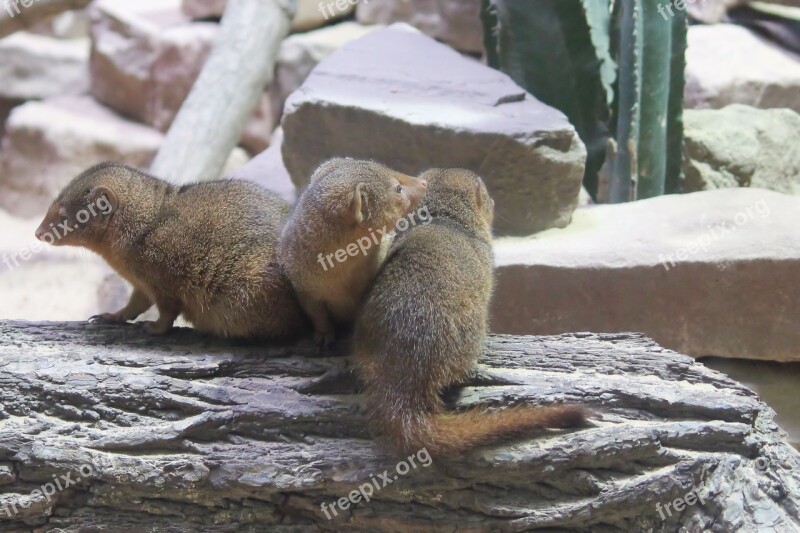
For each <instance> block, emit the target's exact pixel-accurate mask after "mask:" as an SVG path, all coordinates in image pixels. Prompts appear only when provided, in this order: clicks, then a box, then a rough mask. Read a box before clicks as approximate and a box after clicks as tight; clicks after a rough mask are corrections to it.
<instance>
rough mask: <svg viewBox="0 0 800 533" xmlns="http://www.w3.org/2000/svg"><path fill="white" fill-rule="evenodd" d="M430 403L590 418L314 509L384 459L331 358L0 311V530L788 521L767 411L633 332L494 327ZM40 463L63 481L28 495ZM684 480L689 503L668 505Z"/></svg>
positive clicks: (367, 477)
mask: <svg viewBox="0 0 800 533" xmlns="http://www.w3.org/2000/svg"><path fill="white" fill-rule="evenodd" d="M341 351H346V350H345V349H341ZM448 399H452V402H453V404H454V407H465V406H468V405H473V404H477V403H488V404H490V405H492V406H503V405H509V404H514V403H518V402H523V401H524V402H531V403H540V404H545V403H553V402H565V401H566V402H584V403H587V404H589V405H590V406H592V408H594V409H595V410H596V411H597V415H595V416H594V417H593V419H592V420H593V424H594V427H591V428H587V429H582V430H579V431H568V432H551V433H547V434H545V435H540V436H536V437H534V438H532V439H531V440H528V441H522V442H516V443H513V444H510V445H506V446H501V447H496V448H492V449H485V450H480V451H478V452H475V453H473V454H471V455H469V456H467V457H465V458H464V459H462V460H459V461H441V460H435V461H434V462H433V464H432V465H431V466H430V467H427V468H425V467H422V466H418V467H417V468H416V469H411V471H410V472H409V473H408V474H407V475H405V476H399V478H398V479H397V480H396V481H395V480H392V482H391V483H390V484H388V485H387V486H386V487H383V488H381V490H375V491H374V494H373V495H372V498H371V500H370V501H369V502H364V501H361V502H360V503H358V504H356V505H354V506H351V507H350V508H349V509H348V510H347V511H342V510H338V516H337V517H334V518H333V520H328V519H327V518H326V516H325V514H324V512H323V511H322V510H321V508H320V505H321V504H322V503H323V502H325V503H327V504H328V507H329V508H330V506H332V505H333V504H334V502H335V501H336V500H338V499H339V498H342V497H345V496H347V495H348V494H349V493H350V492H351V491H353V490H354V489H357V488H358V486H359V485H362V484H365V483H370V482H371V479H373V478H372V477H371V476H374V477H376V478H377V477H379V474H381V473H383V472H384V471H385V470H388V471H389V473H390V474H393V473H394V472H395V465H396V464H397V459H395V458H392V457H389V456H387V455H386V454H384V453H383V452H382V451H381V448H380V447H379V446H378V445H376V444H375V443H374V442H373V441H372V440H371V439H370V436H369V434H368V431H367V428H366V420H365V416H364V405H363V403H362V398H361V397H360V395H359V394H357V390H356V385H355V383H354V381H353V379H352V377H351V375H350V373H349V370H348V360H347V358H346V357H334V356H329V357H317V356H315V351H314V349H313V347H312V346H311V345H310V344H301V345H298V346H282V347H281V346H272V347H265V346H258V345H248V344H242V343H228V342H224V341H219V340H213V339H209V338H205V337H202V336H199V335H197V334H195V333H193V332H191V331H188V330H177V331H176V332H175V333H173V334H171V335H169V336H167V337H164V338H159V339H154V338H150V337H148V336H146V335H144V334H143V333H142V332H141V330H140V329H139V327H138V326H128V327H107V326H92V325H87V324H80V323H23V322H0V401H2V406H0V530H2V531H32V530H36V531H49V530H58V531H86V530H90V531H114V532H116V531H265V530H269V531H309V530H338V529H342V528H344V527H345V526H346V527H348V528H350V529H354V530H363V531H398V530H410V531H413V530H419V531H430V530H432V529H434V528H435V529H436V530H460V531H463V530H467V531H473V530H474V531H486V530H509V531H511V530H529V529H537V528H549V529H565V530H569V531H581V530H585V531H590V530H591V531H644V530H649V529H652V530H655V531H676V530H678V528H679V527H681V526H684V527H686V528H687V530H688V531H703V530H710V531H731V530H737V529H738V530H741V531H760V530H777V531H798V530H800V498H799V497H798V495H800V455H799V454H798V452H797V451H796V450H795V449H794V448H792V447H791V446H789V445H788V444H787V443H786V442H785V440H784V437H785V435H784V434H783V432H782V431H781V430H780V429H779V428H778V427H777V426H776V425H775V423H774V421H773V416H774V413H773V412H772V410H771V409H770V408H769V407H767V406H766V405H765V404H764V403H762V402H761V401H760V400H759V399H758V398H757V397H756V396H755V395H754V394H753V393H752V392H751V391H749V390H748V389H746V388H745V387H743V386H742V385H739V384H738V383H736V382H734V381H732V380H730V379H728V378H726V377H725V376H723V375H722V374H719V373H717V372H714V371H712V370H709V369H707V368H705V367H703V366H702V365H700V364H697V363H695V362H694V361H693V360H692V359H691V358H689V357H686V356H682V355H679V354H676V353H674V352H671V351H668V350H665V349H663V348H660V347H659V346H657V345H656V344H655V343H653V342H652V341H650V340H649V339H647V338H645V337H642V336H640V335H635V334H630V335H627V334H623V335H621V334H616V335H593V334H572V335H562V336H555V337H511V336H494V337H491V338H490V339H489V341H488V344H487V348H486V351H485V355H484V357H483V359H482V361H481V366H480V370H479V373H478V375H476V377H475V379H474V380H473V381H472V382H470V383H468V384H466V385H465V386H464V387H463V388H459V389H456V390H454V391H452V392H451V393H450V394H448ZM417 462H418V463H419V461H417ZM54 476H55V478H56V479H59V480H60V482H61V483H62V484H67V480H65V479H63V478H62V477H61V476H67V477H68V479H69V481H70V482H72V483H70V486H68V487H63V489H64V490H57V491H55V492H56V493H55V494H54V495H53V496H52V497H50V499H49V501H48V498H47V497H45V496H44V495H43V494H37V493H36V492H34V491H35V490H36V489H41V487H42V486H43V485H44V484H46V483H48V482H54ZM390 477H391V476H390ZM692 489H697V491H698V493H699V494H700V495H701V496H703V498H702V499H703V501H702V502H697V503H695V504H694V505H687V506H685V507H683V506H680V507H681V508H680V509H679V510H676V508H675V505H674V500H675V499H676V498H684V497H685V495H686V494H687V493H688V492H689V491H690V490H692ZM687 501H688V500H687ZM657 504H658V505H659V507H658V508H657ZM667 504H670V505H671V506H670V507H668V508H666V507H665V506H666V505H667ZM4 509H5V511H4ZM659 509H660V512H659ZM9 511H10V512H9ZM9 514H11V516H8V515H9ZM662 516H663V519H662Z"/></svg>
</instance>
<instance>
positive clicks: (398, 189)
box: [394, 185, 403, 194]
mask: <svg viewBox="0 0 800 533" xmlns="http://www.w3.org/2000/svg"><path fill="white" fill-rule="evenodd" d="M394 190H395V192H396V193H398V194H400V193H401V192H403V186H402V185H398V186H397V187H395V188H394Z"/></svg>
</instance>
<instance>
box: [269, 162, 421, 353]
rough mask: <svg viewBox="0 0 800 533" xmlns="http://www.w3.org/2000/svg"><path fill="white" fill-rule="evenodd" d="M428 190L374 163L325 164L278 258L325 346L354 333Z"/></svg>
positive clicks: (301, 200)
mask: <svg viewBox="0 0 800 533" xmlns="http://www.w3.org/2000/svg"><path fill="white" fill-rule="evenodd" d="M425 189H426V184H425V182H424V181H420V180H417V179H416V178H414V177H412V176H407V175H405V174H401V173H400V172H395V171H393V170H391V169H389V168H387V167H385V166H383V165H380V164H378V163H375V162H372V161H361V160H355V159H344V158H337V159H331V160H329V161H327V162H325V163H323V164H322V165H321V166H320V167H319V168H318V169H317V170H316V171H315V172H314V174H313V176H312V177H311V181H310V183H309V185H308V187H307V188H306V190H305V191H303V193H302V194H301V195H300V198H299V199H298V202H297V205H296V206H295V209H294V212H293V213H292V215H291V216H290V218H289V221H288V222H287V223H286V226H285V227H284V229H283V233H282V234H281V239H280V243H279V245H278V256H279V257H280V258H281V261H282V262H283V265H284V268H285V271H286V274H287V276H288V277H289V279H290V280H291V282H292V285H293V287H294V289H295V292H296V293H297V297H298V299H299V301H300V305H301V306H302V307H303V309H304V310H305V311H306V314H307V315H308V316H309V317H310V319H311V321H312V323H313V324H314V330H315V336H316V339H317V341H318V342H319V343H320V345H321V346H325V345H328V344H330V343H331V342H332V341H333V340H334V338H335V330H336V327H337V326H342V327H347V326H349V325H351V324H352V321H353V319H354V318H355V314H356V311H357V309H358V305H359V304H360V302H361V298H362V296H363V295H364V293H365V291H366V290H367V288H368V287H369V285H370V283H371V282H372V280H373V278H374V276H375V273H376V272H377V271H378V267H379V266H380V263H381V260H382V259H383V257H384V256H385V251H386V249H387V247H388V246H387V243H388V241H390V240H391V239H387V238H382V237H384V236H386V235H389V234H391V233H393V231H394V226H395V225H396V224H397V223H398V221H399V220H400V219H401V218H403V217H406V216H407V215H410V214H412V211H413V210H414V209H415V208H416V207H417V205H418V204H419V202H420V200H421V199H422V197H423V195H424V194H425Z"/></svg>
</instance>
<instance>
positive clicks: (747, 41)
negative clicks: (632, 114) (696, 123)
mask: <svg viewBox="0 0 800 533" xmlns="http://www.w3.org/2000/svg"><path fill="white" fill-rule="evenodd" d="M688 44H689V47H688V49H687V51H686V88H685V90H684V101H685V105H686V107H687V108H693V109H708V108H711V109H720V108H722V107H725V106H727V105H730V104H745V105H750V106H753V107H759V108H762V109H771V108H781V107H786V108H789V109H794V110H795V111H798V112H800V98H798V97H797V95H798V94H800V57H798V56H796V55H794V54H792V53H791V52H788V51H786V50H784V49H782V48H781V47H779V46H777V45H776V44H773V43H771V42H769V41H767V40H766V39H763V38H762V37H759V36H758V35H756V34H754V33H753V32H751V31H750V30H748V29H746V28H743V27H741V26H735V25H733V24H714V25H710V26H703V25H700V26H692V27H690V28H689V36H688Z"/></svg>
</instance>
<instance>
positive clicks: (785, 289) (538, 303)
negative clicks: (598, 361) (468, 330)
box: [492, 188, 800, 361]
mask: <svg viewBox="0 0 800 533" xmlns="http://www.w3.org/2000/svg"><path fill="white" fill-rule="evenodd" d="M798 228H800V198H798V197H796V196H788V195H783V194H780V193H775V192H772V191H767V190H763V189H746V188H745V189H720V190H715V191H705V192H698V193H692V194H685V195H673V196H662V197H659V198H654V199H650V200H643V201H639V202H633V203H628V204H620V205H604V206H596V207H588V208H583V209H579V210H578V211H576V212H575V215H574V220H573V222H572V224H571V225H570V226H569V227H568V228H566V229H563V230H550V231H547V232H543V233H540V234H538V235H536V236H533V237H530V238H506V239H499V240H497V241H496V243H495V255H496V261H497V267H498V268H497V278H496V279H497V286H496V291H495V294H494V298H493V309H492V330H493V331H495V332H498V333H522V332H524V333H532V334H556V333H563V332H567V331H605V332H614V331H642V332H644V333H646V334H647V335H649V336H651V337H653V338H654V339H655V340H656V341H657V342H659V343H661V344H662V345H664V346H666V347H668V348H670V349H674V350H678V351H681V352H683V353H688V354H690V355H692V356H696V357H701V356H708V355H714V356H720V357H734V358H747V359H770V360H775V361H799V360H800V328H798V324H800V232H799V231H798Z"/></svg>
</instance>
